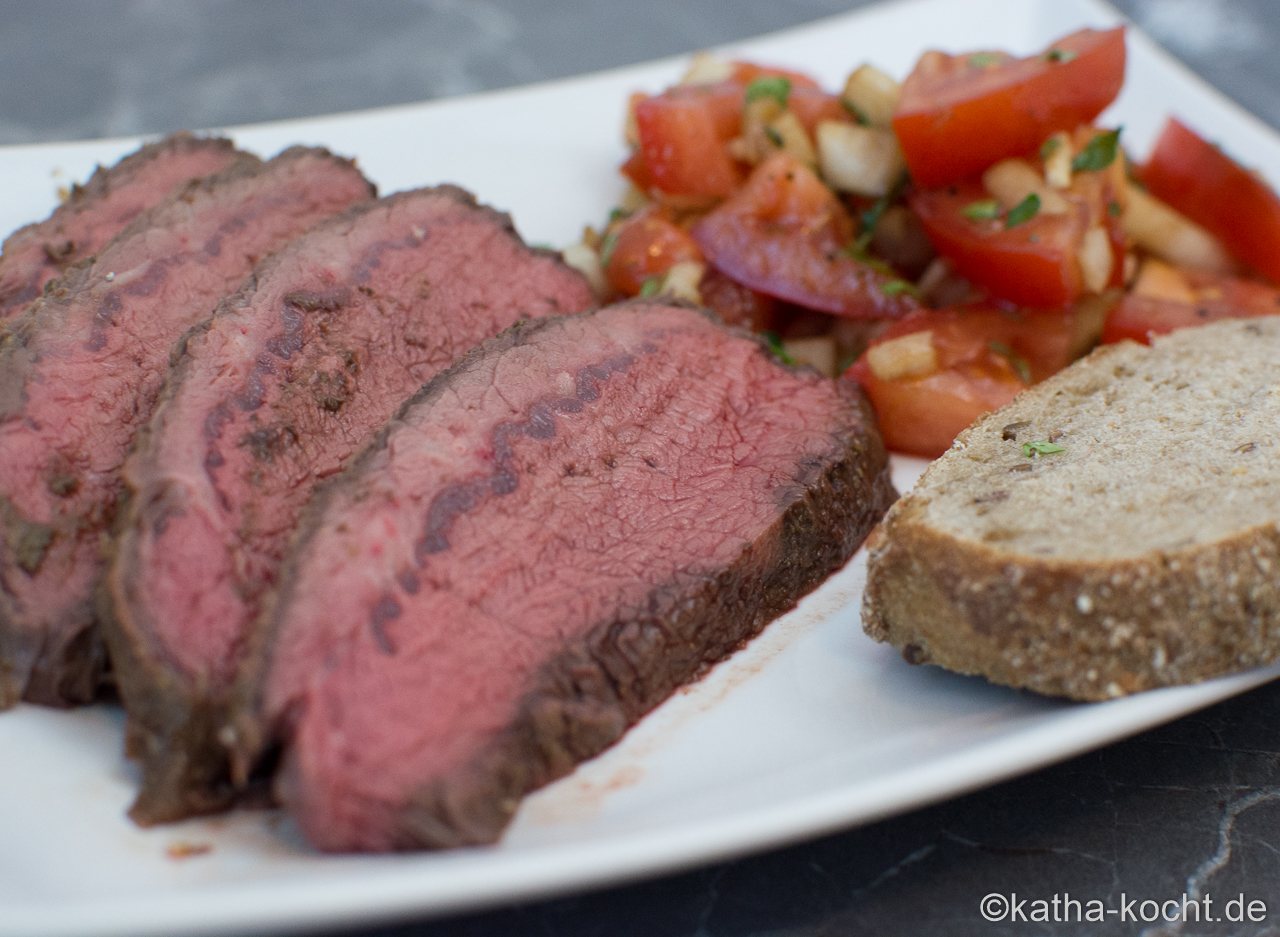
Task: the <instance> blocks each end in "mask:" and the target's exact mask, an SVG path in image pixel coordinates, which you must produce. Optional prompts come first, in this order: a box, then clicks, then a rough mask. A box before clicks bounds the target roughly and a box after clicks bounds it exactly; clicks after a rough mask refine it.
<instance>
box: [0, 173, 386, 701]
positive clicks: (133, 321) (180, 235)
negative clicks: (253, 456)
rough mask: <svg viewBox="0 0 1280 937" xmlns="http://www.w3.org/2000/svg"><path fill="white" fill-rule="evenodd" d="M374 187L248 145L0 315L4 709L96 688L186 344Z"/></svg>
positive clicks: (0, 682)
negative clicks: (111, 542) (107, 598)
mask: <svg viewBox="0 0 1280 937" xmlns="http://www.w3.org/2000/svg"><path fill="white" fill-rule="evenodd" d="M373 194H374V193H373V190H372V187H371V186H370V185H369V183H368V182H367V181H366V180H365V179H364V178H363V177H362V176H361V175H360V173H359V172H358V171H357V170H356V169H355V168H354V166H353V165H352V164H351V163H350V162H348V161H346V160H341V159H337V158H335V157H333V156H331V155H330V154H329V153H327V152H326V151H323V150H307V149H302V148H294V149H292V150H288V151H286V152H284V153H282V154H281V155H280V156H278V157H276V158H275V159H273V160H271V161H270V162H268V163H262V162H261V161H260V160H257V159H256V158H254V157H251V156H248V155H244V154H241V155H238V156H236V157H235V159H234V160H233V161H232V162H231V164H230V165H228V166H227V167H226V168H224V169H223V170H221V171H219V172H217V173H215V174H213V175H211V176H207V177H205V178H203V179H201V180H196V181H193V182H191V183H189V184H187V185H186V186H185V187H181V188H180V189H177V190H175V191H174V192H173V193H172V194H171V195H169V196H168V197H167V198H166V199H164V200H163V201H161V202H160V203H159V204H158V205H156V206H155V207H153V208H151V209H149V210H147V211H144V212H143V213H141V214H140V215H138V216H137V218H135V219H134V221H133V222H131V223H130V224H129V226H128V227H127V228H126V229H125V230H124V231H123V232H121V233H120V234H119V235H118V236H117V237H115V238H114V239H112V240H111V241H110V242H109V243H107V244H106V245H105V246H104V247H103V248H102V249H101V250H100V251H99V252H98V253H97V255H96V256H95V257H93V258H90V259H86V260H85V261H83V262H81V263H79V264H77V265H75V266H73V267H72V268H71V269H70V270H68V271H67V272H66V273H65V274H64V275H63V276H62V277H60V278H58V279H57V280H54V281H52V282H51V283H50V284H49V285H48V286H47V287H46V288H45V290H44V293H43V295H42V296H41V297H40V298H39V299H37V300H36V301H35V302H34V303H33V304H32V305H31V306H30V308H28V309H27V310H26V311H25V312H23V313H22V314H21V315H17V316H14V317H11V318H9V319H7V320H5V322H4V323H3V325H0V465H3V466H4V472H3V474H2V475H0V534H2V536H0V708H3V707H5V706H10V705H12V704H14V703H15V702H16V701H17V700H18V699H19V698H25V699H27V700H30V701H33V702H40V703H47V704H52V705H68V704H74V703H80V702H85V701H87V700H89V699H91V698H92V697H93V695H94V693H95V691H96V687H97V684H98V678H99V675H100V673H101V670H102V668H103V664H104V657H105V655H104V653H103V650H102V647H101V642H100V641H99V639H98V634H97V624H96V615H95V611H94V601H93V593H94V590H95V587H96V583H97V581H98V579H99V576H100V574H101V572H102V570H103V568H104V551H103V547H104V544H105V541H106V535H107V533H108V531H109V529H110V527H111V524H112V521H113V517H114V514H115V508H116V502H117V499H118V498H119V496H120V493H121V490H122V483H121V480H120V467H121V465H122V463H123V462H124V458H125V454H126V451H127V449H128V447H129V446H130V444H131V442H132V440H133V436H134V432H135V430H136V429H137V427H138V426H140V425H141V424H143V423H144V422H145V421H146V420H147V419H148V418H149V417H150V415H151V410H152V407H153V405H154V403H155V400H156V397H157V395H158V394H159V391H160V388H161V385H162V383H163V380H164V377H165V374H166V372H167V370H168V364H169V352H170V348H171V346H172V345H173V343H174V341H175V340H177V339H178V338H179V337H180V336H181V335H182V334H183V333H184V332H185V331H186V330H187V329H189V328H191V327H192V326H193V325H195V324H196V323H197V322H199V321H200V320H201V319H203V318H205V317H207V316H208V315H209V313H210V312H211V311H212V309H213V307H214V306H215V305H216V303H217V302H218V300H219V299H220V298H222V297H223V296H225V295H227V294H228V293H230V292H232V291H234V290H235V289H236V288H237V287H238V286H239V284H240V282H241V281H242V280H243V279H244V278H245V276H246V275H247V274H248V273H249V272H250V271H251V270H252V269H253V266H254V264H255V263H257V262H258V261H259V260H260V259H262V258H263V257H264V256H266V255H267V254H268V253H270V252H271V251H273V250H276V249H277V248H279V247H281V246H283V245H284V244H286V243H287V242H289V241H290V240H292V239H293V238H295V237H297V236H298V235H299V234H301V233H302V232H303V231H305V230H306V229H307V228H309V227H310V226H311V225H313V224H315V223H316V222H317V221H320V220H321V219H323V218H325V217H327V216H329V215H332V214H334V213H336V212H338V211H341V210H343V209H345V208H347V207H348V206H349V205H351V204H352V203H354V202H356V201H359V200H361V199H366V198H369V197H371V196H372V195H373Z"/></svg>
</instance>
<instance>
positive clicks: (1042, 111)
mask: <svg viewBox="0 0 1280 937" xmlns="http://www.w3.org/2000/svg"><path fill="white" fill-rule="evenodd" d="M1124 62H1125V49H1124V27H1117V28H1116V29H1110V30H1105V31H1098V30H1093V29H1084V30H1081V31H1080V32H1077V33H1072V34H1071V35H1070V36H1066V37H1064V38H1062V39H1060V40H1058V41H1057V42H1055V43H1053V45H1051V46H1050V47H1049V48H1048V49H1047V50H1046V51H1045V52H1043V53H1041V54H1040V55H1035V56H1031V57H1030V58H1025V59H1015V58H1012V57H1010V56H1007V55H1003V54H1001V53H994V52H978V53H971V54H969V55H957V56H953V55H945V54H943V53H941V52H926V53H925V54H924V56H922V57H921V59H920V61H919V62H918V63H917V64H916V67H915V69H914V70H913V71H912V72H911V74H910V75H908V76H907V80H906V81H905V82H904V83H903V86H902V97H901V98H900V99H899V102H898V107H897V110H896V111H895V112H894V117H893V129H894V131H895V132H896V133H897V135H898V142H899V143H900V144H901V146H902V155H903V157H904V158H905V159H906V162H907V168H908V169H909V170H910V171H911V177H912V178H913V179H914V180H915V181H916V183H917V184H919V185H921V186H924V187H926V188H931V187H934V186H940V185H946V184H948V183H951V182H958V181H960V180H963V179H967V178H970V177H972V176H975V175H976V174H978V173H980V172H981V171H982V170H984V169H986V168H987V167H988V166H990V165H991V164H992V163H995V162H996V161H998V160H1001V159H1004V158H1006V157H1009V156H1023V155H1026V154H1029V153H1032V152H1034V150H1035V149H1036V147H1038V146H1039V145H1040V144H1041V143H1042V142H1043V141H1044V140H1045V138H1046V137H1048V136H1049V135H1050V134H1052V133H1054V132H1055V131H1058V130H1070V129H1072V128H1074V127H1076V126H1077V125H1079V124H1082V123H1088V122H1089V121H1091V120H1093V118H1094V117H1096V116H1097V115H1098V114H1099V113H1101V111H1102V109H1103V108H1105V107H1106V106H1107V105H1108V104H1110V103H1111V102H1112V101H1113V100H1114V99H1115V97H1116V95H1117V94H1119V93H1120V86H1121V84H1123V82H1124Z"/></svg>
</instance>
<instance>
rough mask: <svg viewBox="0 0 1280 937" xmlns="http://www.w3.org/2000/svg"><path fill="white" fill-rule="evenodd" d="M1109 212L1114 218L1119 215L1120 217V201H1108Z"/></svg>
mask: <svg viewBox="0 0 1280 937" xmlns="http://www.w3.org/2000/svg"><path fill="white" fill-rule="evenodd" d="M1107 214H1108V215H1110V216H1111V217H1112V218H1119V217H1120V203H1119V202H1108V203H1107Z"/></svg>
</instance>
